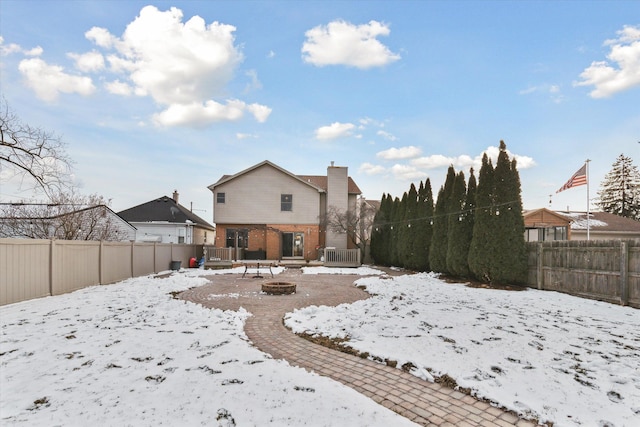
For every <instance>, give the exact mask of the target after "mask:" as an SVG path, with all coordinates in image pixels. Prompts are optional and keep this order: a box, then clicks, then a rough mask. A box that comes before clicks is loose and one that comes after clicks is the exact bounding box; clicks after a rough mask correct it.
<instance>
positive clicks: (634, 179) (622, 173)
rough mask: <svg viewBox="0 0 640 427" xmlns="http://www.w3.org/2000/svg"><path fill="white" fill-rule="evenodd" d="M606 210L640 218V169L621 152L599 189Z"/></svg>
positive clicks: (598, 203) (602, 205) (599, 202)
mask: <svg viewBox="0 0 640 427" xmlns="http://www.w3.org/2000/svg"><path fill="white" fill-rule="evenodd" d="M598 196H599V197H600V200H599V201H598V202H596V203H597V205H598V207H600V209H602V210H603V211H604V212H609V213H612V214H615V215H619V216H623V217H626V218H632V219H635V220H640V171H638V168H637V167H636V166H635V165H634V164H633V161H632V160H631V158H630V157H626V156H625V155H624V154H620V155H619V156H618V158H617V159H616V161H615V162H614V163H613V168H612V169H611V170H610V171H609V172H608V173H607V174H606V175H605V177H604V181H602V182H601V183H600V190H599V191H598Z"/></svg>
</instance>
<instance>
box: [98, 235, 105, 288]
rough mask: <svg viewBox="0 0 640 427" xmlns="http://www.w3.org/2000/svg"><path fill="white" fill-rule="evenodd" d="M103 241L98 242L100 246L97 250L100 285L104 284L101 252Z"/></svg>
mask: <svg viewBox="0 0 640 427" xmlns="http://www.w3.org/2000/svg"><path fill="white" fill-rule="evenodd" d="M102 245H103V241H102V240H100V246H99V249H98V282H99V283H98V284H99V285H102V284H104V280H103V279H104V278H103V276H104V266H103V265H102V262H103V259H104V251H103V247H102Z"/></svg>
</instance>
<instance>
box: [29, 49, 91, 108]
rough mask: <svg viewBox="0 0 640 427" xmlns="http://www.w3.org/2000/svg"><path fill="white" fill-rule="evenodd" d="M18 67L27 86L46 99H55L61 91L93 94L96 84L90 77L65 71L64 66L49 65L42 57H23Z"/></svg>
mask: <svg viewBox="0 0 640 427" xmlns="http://www.w3.org/2000/svg"><path fill="white" fill-rule="evenodd" d="M18 69H19V70H20V72H21V73H22V75H23V77H24V78H25V81H26V84H27V86H29V87H30V88H31V89H33V90H34V91H35V93H36V95H37V96H38V97H39V98H40V99H42V100H44V101H55V100H56V99H57V98H58V95H59V94H60V93H78V94H80V95H85V96H87V95H91V94H92V93H93V92H94V91H95V89H96V88H95V86H94V85H93V82H92V81H91V79H90V78H89V77H82V76H75V75H72V74H68V73H65V72H64V68H62V67H60V66H57V65H49V64H47V63H46V62H45V61H43V60H42V59H40V58H31V59H23V60H22V61H20V64H19V65H18Z"/></svg>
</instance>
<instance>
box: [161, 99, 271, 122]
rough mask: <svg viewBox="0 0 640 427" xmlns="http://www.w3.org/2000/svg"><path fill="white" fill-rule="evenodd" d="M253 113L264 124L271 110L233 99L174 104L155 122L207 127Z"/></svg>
mask: <svg viewBox="0 0 640 427" xmlns="http://www.w3.org/2000/svg"><path fill="white" fill-rule="evenodd" d="M245 111H249V112H250V113H252V114H253V115H254V116H255V117H256V120H258V121H259V122H262V121H264V120H266V118H267V117H268V115H269V114H270V113H271V109H270V108H268V107H265V106H262V105H258V104H251V105H247V104H246V103H244V102H243V101H240V100H237V99H231V100H228V101H227V102H226V104H220V103H218V102H216V101H212V100H209V101H206V102H205V103H204V104H202V103H199V102H193V103H191V104H172V105H170V106H169V107H168V108H167V109H166V110H164V111H162V112H160V113H158V114H154V116H153V121H154V122H155V123H156V124H158V125H161V126H196V127H198V126H206V125H208V124H210V123H214V122H221V121H234V120H239V119H240V118H242V117H243V115H244V112H245Z"/></svg>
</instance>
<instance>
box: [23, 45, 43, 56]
mask: <svg viewBox="0 0 640 427" xmlns="http://www.w3.org/2000/svg"><path fill="white" fill-rule="evenodd" d="M42 52H44V49H42V47H41V46H36V47H34V48H33V49H29V50H25V51H24V54H25V55H26V56H40V55H42Z"/></svg>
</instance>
